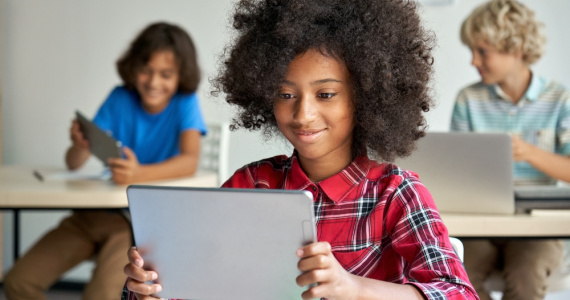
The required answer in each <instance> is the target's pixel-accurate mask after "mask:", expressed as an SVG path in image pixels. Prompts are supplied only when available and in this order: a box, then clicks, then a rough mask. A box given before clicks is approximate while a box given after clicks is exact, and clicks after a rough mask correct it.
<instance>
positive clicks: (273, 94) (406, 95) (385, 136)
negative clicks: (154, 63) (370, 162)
mask: <svg viewBox="0 0 570 300" xmlns="http://www.w3.org/2000/svg"><path fill="white" fill-rule="evenodd" d="M416 8H417V7H416V3H415V1H412V0H409V1H407V0H351V1H346V0H257V1H256V0H241V1H239V2H238V3H237V4H236V8H235V12H234V15H233V27H234V29H235V30H236V31H237V35H236V38H235V40H234V41H233V43H231V44H230V45H228V46H227V47H226V50H225V52H224V54H223V56H222V61H223V65H222V66H221V71H220V74H219V75H218V77H217V78H214V80H213V81H212V83H213V85H214V91H213V94H214V95H218V94H219V93H220V92H222V93H224V94H225V96H226V101H227V102H228V103H230V104H233V105H237V106H238V108H239V112H238V116H237V117H236V118H235V119H233V122H232V126H231V128H232V129H236V128H239V127H243V128H246V129H250V130H256V129H263V132H264V134H266V136H271V135H272V134H273V133H276V132H278V128H277V124H276V120H275V117H274V115H273V101H274V99H276V98H277V96H278V91H279V86H280V84H281V83H282V80H283V78H284V77H285V74H286V72H287V66H288V65H289V63H290V62H291V61H292V60H293V58H294V57H295V56H296V55H298V54H300V53H304V52H306V51H307V50H309V49H317V50H319V51H321V53H323V54H325V55H329V56H332V57H335V58H338V59H340V60H341V61H343V62H344V63H345V64H346V66H347V68H348V71H349V73H350V76H351V83H352V88H353V94H354V97H353V101H354V107H355V110H354V120H355V127H354V137H353V145H352V149H353V153H354V154H364V153H366V152H367V151H368V150H371V151H372V154H377V156H378V157H379V158H381V159H383V160H385V161H393V160H394V159H395V158H396V157H402V156H406V155H409V154H410V153H411V152H412V150H413V149H414V147H415V141H416V140H417V139H419V138H420V137H422V136H424V135H425V129H426V121H425V118H424V112H427V111H428V110H429V109H430V107H431V106H432V105H433V101H432V99H431V97H430V95H429V86H428V84H429V79H430V77H431V74H432V65H433V57H432V56H431V50H432V48H433V40H434V38H433V35H431V34H430V33H429V32H427V31H425V30H424V29H423V27H422V26H421V20H420V17H419V15H418V14H417V12H416Z"/></svg>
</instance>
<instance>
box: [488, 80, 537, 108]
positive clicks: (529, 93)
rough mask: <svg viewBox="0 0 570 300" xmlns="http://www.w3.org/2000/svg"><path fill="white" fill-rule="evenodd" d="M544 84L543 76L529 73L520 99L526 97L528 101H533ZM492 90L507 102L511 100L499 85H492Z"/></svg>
mask: <svg viewBox="0 0 570 300" xmlns="http://www.w3.org/2000/svg"><path fill="white" fill-rule="evenodd" d="M545 85H546V81H545V80H544V78H542V77H540V76H538V75H536V74H534V73H531V78H530V84H529V86H528V88H527V89H526V92H525V93H524V95H523V97H522V99H521V100H524V99H527V100H528V101H533V102H534V101H536V100H538V96H539V95H540V93H541V92H542V90H543V89H544V86H545ZM492 90H493V91H494V92H495V94H496V95H497V96H498V97H499V98H501V99H502V100H506V101H509V102H510V101H511V99H509V97H508V96H507V95H506V94H505V92H503V90H502V89H501V87H499V85H498V84H494V85H492Z"/></svg>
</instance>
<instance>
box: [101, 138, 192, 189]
mask: <svg viewBox="0 0 570 300" xmlns="http://www.w3.org/2000/svg"><path fill="white" fill-rule="evenodd" d="M200 138H201V133H200V132H199V131H196V130H186V131H184V132H182V133H181V134H180V154H178V155H176V156H173V157H171V158H170V159H167V160H165V161H163V162H160V163H156V164H147V165H140V164H139V163H138V160H137V158H136V155H135V154H134V153H133V152H132V150H130V149H128V148H126V149H123V152H124V153H125V155H126V157H127V159H111V160H109V162H110V166H111V171H112V172H113V180H114V181H115V183H118V184H130V183H135V182H144V181H153V180H161V179H168V178H175V177H183V176H191V175H193V174H194V173H195V172H196V169H197V166H198V159H199V156H200ZM157 147H160V145H157Z"/></svg>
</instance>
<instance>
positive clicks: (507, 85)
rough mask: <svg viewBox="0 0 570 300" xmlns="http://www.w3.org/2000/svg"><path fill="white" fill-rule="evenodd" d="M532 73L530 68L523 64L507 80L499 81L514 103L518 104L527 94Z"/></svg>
mask: <svg viewBox="0 0 570 300" xmlns="http://www.w3.org/2000/svg"><path fill="white" fill-rule="evenodd" d="M531 79H532V73H531V72H530V69H529V68H528V67H527V66H526V65H523V66H521V69H520V70H518V71H517V72H513V73H512V74H511V75H510V76H508V77H507V78H506V79H505V80H503V81H502V82H500V83H499V87H501V90H503V92H504V93H505V94H506V95H507V96H509V98H510V99H511V101H512V102H513V103H514V104H517V103H518V102H519V101H520V99H521V98H522V97H523V95H524V94H525V92H526V90H527V89H528V87H529V85H530V81H531Z"/></svg>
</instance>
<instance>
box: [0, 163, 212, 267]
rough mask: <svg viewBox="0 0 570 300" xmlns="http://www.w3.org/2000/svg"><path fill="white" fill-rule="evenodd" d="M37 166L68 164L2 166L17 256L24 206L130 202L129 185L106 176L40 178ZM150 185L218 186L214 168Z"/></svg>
mask: <svg viewBox="0 0 570 300" xmlns="http://www.w3.org/2000/svg"><path fill="white" fill-rule="evenodd" d="M34 170H40V171H41V172H42V173H44V174H49V173H54V172H62V171H64V167H63V166H62V167H37V166H36V167H32V166H0V209H9V210H13V211H14V257H15V258H17V256H18V254H19V225H20V224H19V223H20V222H19V212H20V210H22V209H30V210H33V209H108V208H111V209H112V208H125V207H127V206H128V202H127V194H126V188H127V186H126V185H116V184H114V183H113V182H111V181H103V180H61V179H50V178H49V177H47V178H46V179H45V180H43V181H40V180H39V179H38V178H36V177H35V176H34V175H33V171H34ZM141 184H147V185H168V186H191V187H216V186H217V185H218V176H217V174H216V173H214V172H204V171H198V172H197V173H196V174H195V175H194V176H192V177H186V178H179V179H171V180H164V181H155V182H146V183H141Z"/></svg>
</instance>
